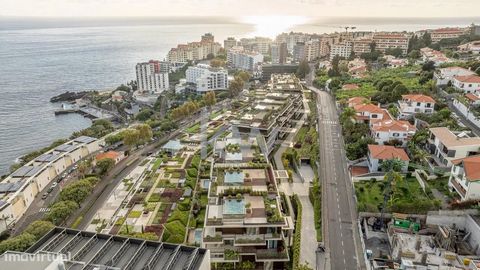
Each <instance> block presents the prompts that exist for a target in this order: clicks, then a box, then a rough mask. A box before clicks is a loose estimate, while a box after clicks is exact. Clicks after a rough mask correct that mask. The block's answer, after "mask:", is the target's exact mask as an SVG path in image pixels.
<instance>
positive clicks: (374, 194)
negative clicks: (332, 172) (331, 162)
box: [355, 177, 440, 214]
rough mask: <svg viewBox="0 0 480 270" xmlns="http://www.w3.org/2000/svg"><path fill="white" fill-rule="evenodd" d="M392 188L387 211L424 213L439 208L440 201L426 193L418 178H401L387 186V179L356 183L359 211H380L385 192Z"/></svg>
mask: <svg viewBox="0 0 480 270" xmlns="http://www.w3.org/2000/svg"><path fill="white" fill-rule="evenodd" d="M388 189H389V190H390V196H389V199H388V201H387V205H386V207H387V212H398V213H411V214H423V213H426V212H427V211H430V210H437V209H439V207H440V202H439V201H438V200H436V199H434V198H433V196H431V195H429V194H426V193H425V192H424V191H423V189H422V187H421V186H420V184H419V183H418V181H417V179H416V178H413V177H412V178H406V179H405V178H403V177H401V178H399V179H397V180H394V181H393V182H392V184H391V186H390V188H388V187H387V182H385V181H375V180H374V179H372V180H369V181H363V182H357V183H355V192H356V196H357V199H358V205H357V207H358V211H359V212H380V211H381V209H382V207H383V201H384V194H385V193H386V192H387V190H388Z"/></svg>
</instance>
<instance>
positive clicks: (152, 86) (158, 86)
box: [135, 60, 169, 94]
mask: <svg viewBox="0 0 480 270" xmlns="http://www.w3.org/2000/svg"><path fill="white" fill-rule="evenodd" d="M135 71H136V74H137V85H138V91H140V92H148V93H151V94H159V93H161V92H163V91H165V90H167V89H168V87H169V82H168V63H165V62H160V61H155V60H150V61H148V62H144V63H138V64H137V65H136V66H135Z"/></svg>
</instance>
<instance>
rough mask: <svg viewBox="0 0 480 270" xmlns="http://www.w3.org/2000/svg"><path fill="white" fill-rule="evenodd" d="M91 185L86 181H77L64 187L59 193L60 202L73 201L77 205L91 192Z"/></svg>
mask: <svg viewBox="0 0 480 270" xmlns="http://www.w3.org/2000/svg"><path fill="white" fill-rule="evenodd" d="M93 186H94V185H93V184H92V183H91V182H90V181H88V179H82V180H78V181H77V182H73V183H71V184H69V185H67V186H65V187H64V188H63V189H62V191H61V192H60V200H61V201H74V202H76V203H78V204H80V203H82V202H83V201H85V199H86V198H87V197H88V195H90V193H91V192H92V191H93Z"/></svg>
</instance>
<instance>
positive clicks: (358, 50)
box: [353, 37, 373, 57]
mask: <svg viewBox="0 0 480 270" xmlns="http://www.w3.org/2000/svg"><path fill="white" fill-rule="evenodd" d="M372 42H373V40H372V38H371V37H370V38H362V39H356V40H355V42H354V44H353V52H354V53H355V55H356V56H357V57H359V56H360V55H362V53H369V52H371V50H372V48H371V45H372Z"/></svg>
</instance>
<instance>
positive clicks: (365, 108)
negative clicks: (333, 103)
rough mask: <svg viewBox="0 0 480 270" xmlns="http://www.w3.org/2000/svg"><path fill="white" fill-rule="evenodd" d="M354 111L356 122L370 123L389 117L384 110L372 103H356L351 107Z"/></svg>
mask: <svg viewBox="0 0 480 270" xmlns="http://www.w3.org/2000/svg"><path fill="white" fill-rule="evenodd" d="M353 109H354V110H355V112H356V115H355V121H356V122H357V123H366V124H370V123H372V122H376V121H380V120H385V119H391V117H390V115H389V114H388V112H387V111H386V110H383V109H382V108H380V107H379V106H378V105H374V104H371V103H369V104H363V103H362V104H358V105H355V106H354V107H353Z"/></svg>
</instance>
